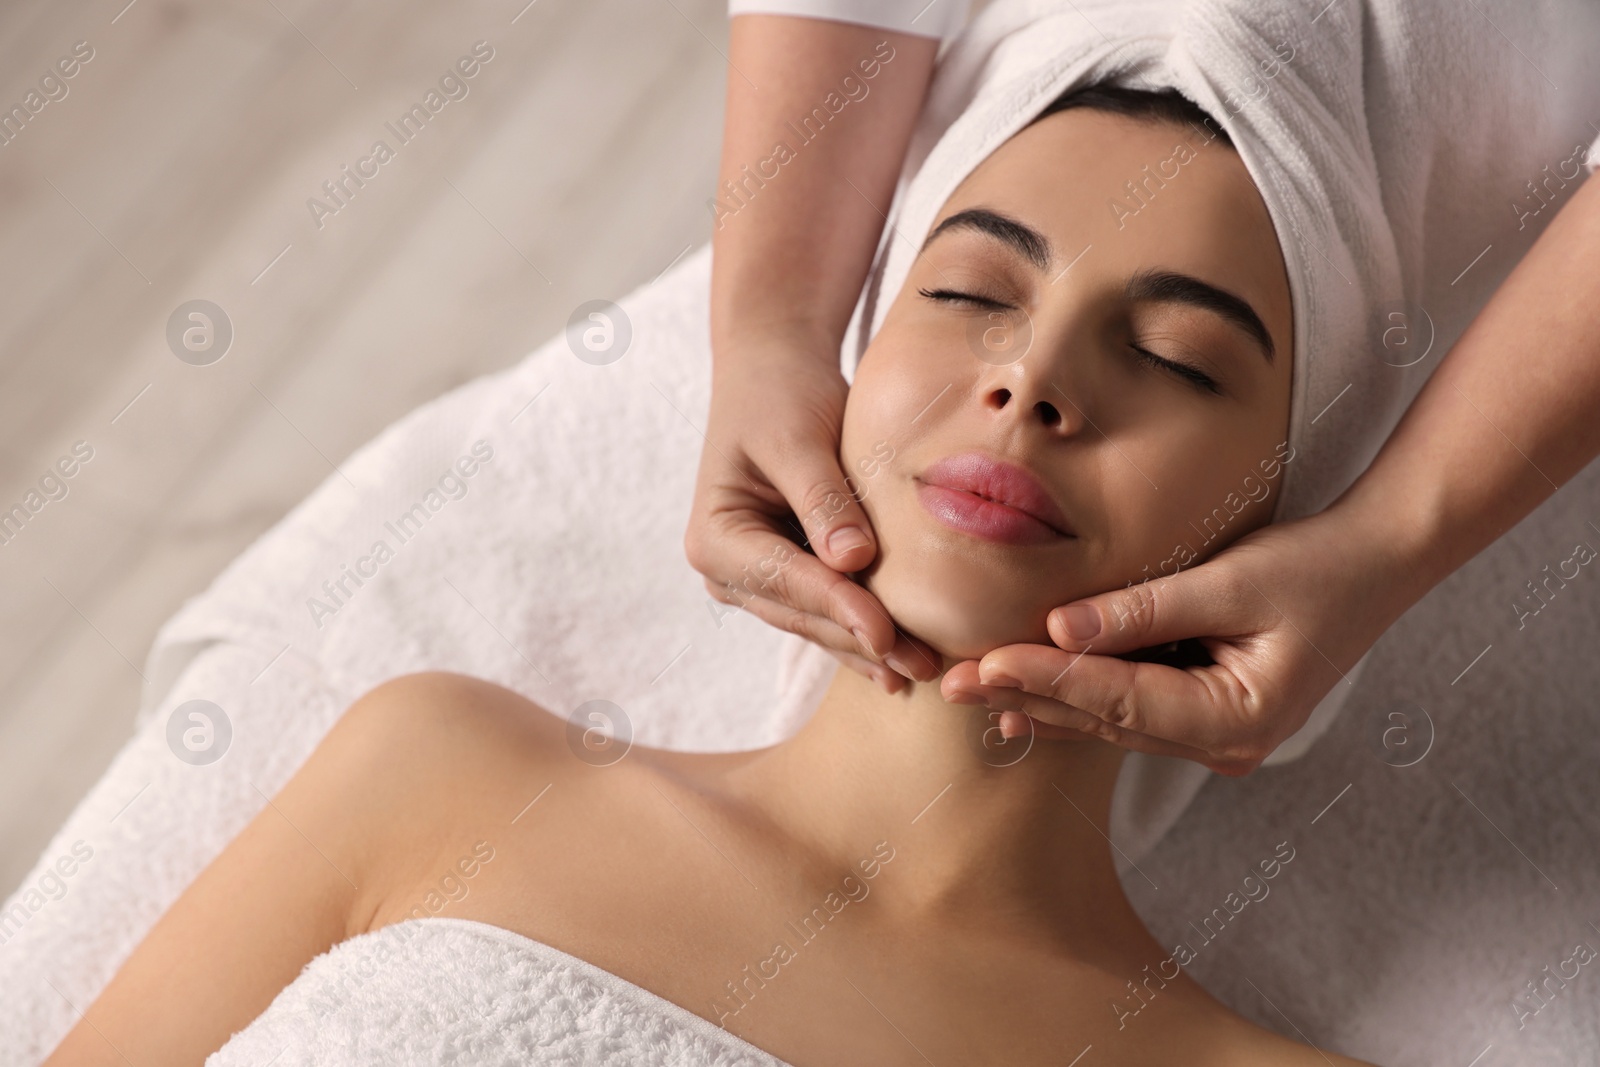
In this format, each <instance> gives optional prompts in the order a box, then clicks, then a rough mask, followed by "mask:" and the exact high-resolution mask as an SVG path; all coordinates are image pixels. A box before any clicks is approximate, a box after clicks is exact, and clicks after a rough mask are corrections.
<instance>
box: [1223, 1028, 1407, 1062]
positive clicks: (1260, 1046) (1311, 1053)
mask: <svg viewBox="0 0 1600 1067" xmlns="http://www.w3.org/2000/svg"><path fill="white" fill-rule="evenodd" d="M1239 1021H1240V1022H1241V1023H1243V1024H1244V1026H1245V1027H1246V1028H1247V1029H1248V1031H1249V1036H1248V1037H1247V1038H1246V1040H1245V1043H1244V1045H1243V1046H1242V1047H1241V1048H1240V1051H1239V1054H1238V1056H1237V1057H1235V1058H1230V1060H1229V1063H1230V1064H1260V1065H1261V1067H1378V1065H1377V1064H1373V1063H1369V1062H1367V1061H1366V1060H1358V1059H1353V1058H1352V1057H1349V1056H1341V1055H1340V1054H1339V1053H1337V1052H1334V1051H1333V1050H1332V1049H1327V1048H1320V1047H1316V1046H1313V1045H1309V1044H1306V1043H1305V1042H1304V1041H1296V1040H1293V1039H1291V1038H1287V1037H1284V1036H1283V1035H1282V1034H1278V1033H1274V1032H1273V1031H1271V1030H1268V1029H1266V1028H1264V1027H1260V1026H1257V1025H1255V1024H1254V1023H1251V1022H1249V1021H1247V1020H1244V1019H1240V1020H1239Z"/></svg>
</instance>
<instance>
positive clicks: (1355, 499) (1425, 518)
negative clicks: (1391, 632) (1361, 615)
mask: <svg viewBox="0 0 1600 1067" xmlns="http://www.w3.org/2000/svg"><path fill="white" fill-rule="evenodd" d="M1368 473H1369V474H1370V473H1371V472H1370V471H1369V472H1368ZM1319 518H1321V519H1323V520H1324V521H1326V522H1327V523H1329V524H1330V525H1331V526H1332V527H1333V528H1334V529H1335V532H1336V536H1337V537H1338V538H1339V540H1340V541H1341V542H1342V543H1344V544H1346V545H1349V546H1350V547H1351V548H1352V549H1353V550H1355V551H1354V555H1355V558H1357V559H1359V560H1362V561H1363V562H1362V564H1361V565H1362V566H1364V567H1366V568H1369V573H1368V575H1366V577H1367V578H1368V579H1369V580H1371V579H1376V580H1375V581H1372V582H1371V588H1372V589H1374V590H1375V591H1376V592H1377V595H1378V597H1379V603H1375V604H1372V605H1371V607H1372V608H1373V615H1374V617H1381V619H1382V628H1383V629H1387V628H1388V626H1389V625H1390V624H1391V623H1393V622H1394V621H1395V620H1396V619H1398V618H1399V617H1400V616H1401V615H1404V614H1405V613H1406V611H1407V610H1408V609H1409V608H1410V607H1411V606H1412V605H1413V604H1415V603H1417V602H1418V601H1419V600H1421V599H1422V598H1423V597H1424V596H1426V595H1427V594H1428V592H1429V591H1430V590H1432V589H1433V587H1434V586H1436V585H1438V584H1439V583H1440V582H1442V581H1444V579H1445V578H1447V577H1448V576H1449V575H1450V573H1451V572H1452V571H1453V570H1455V568H1456V566H1457V565H1458V564H1457V563H1455V562H1454V555H1455V553H1454V551H1453V546H1452V544H1451V542H1450V540H1449V536H1450V531H1451V530H1452V528H1453V527H1452V525H1451V523H1450V522H1449V521H1448V518H1447V517H1446V516H1445V515H1444V514H1443V512H1442V511H1441V510H1440V508H1439V507H1438V506H1437V501H1436V499H1435V498H1433V497H1432V496H1430V495H1429V494H1427V493H1426V492H1421V491H1418V492H1402V491H1400V490H1397V489H1395V488H1394V487H1390V486H1385V485H1381V484H1379V483H1378V482H1377V480H1375V479H1371V478H1369V477H1368V476H1366V475H1364V476H1363V478H1361V479H1358V480H1357V482H1356V484H1355V485H1353V486H1351V487H1350V489H1349V490H1348V491H1346V492H1345V493H1344V495H1342V496H1341V497H1339V499H1338V500H1336V501H1334V503H1333V504H1331V505H1329V506H1328V508H1327V509H1326V510H1325V511H1323V512H1322V514H1321V515H1320V516H1319Z"/></svg>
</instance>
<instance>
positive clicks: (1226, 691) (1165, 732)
mask: <svg viewBox="0 0 1600 1067" xmlns="http://www.w3.org/2000/svg"><path fill="white" fill-rule="evenodd" d="M952 673H954V670H953V669H952ZM977 674H978V680H979V682H980V685H981V689H980V690H979V691H980V692H981V693H982V694H983V695H985V696H987V697H988V698H989V701H990V707H1001V708H1008V709H1013V710H1019V711H1025V712H1027V713H1028V714H1029V715H1032V716H1034V717H1035V718H1038V719H1040V720H1042V721H1045V722H1053V723H1058V724H1061V725H1067V726H1072V727H1075V728H1078V729H1083V730H1086V731H1088V732H1093V733H1095V734H1096V736H1099V737H1102V738H1104V739H1105V740H1107V741H1111V742H1112V743H1114V744H1119V745H1122V746H1124V747H1126V748H1129V749H1132V750H1134V751H1139V752H1150V753H1154V754H1156V755H1171V756H1180V757H1182V758H1185V759H1193V760H1195V761H1197V762H1200V763H1203V764H1205V765H1206V766H1207V767H1210V768H1211V769H1212V770H1214V771H1216V772H1217V773H1219V774H1227V775H1240V774H1248V773H1249V772H1250V771H1252V770H1254V769H1255V767H1257V766H1258V765H1259V764H1260V761H1261V759H1263V758H1264V757H1265V756H1266V754H1267V753H1268V752H1270V751H1271V750H1272V748H1273V747H1275V746H1276V743H1277V741H1278V740H1281V738H1279V737H1277V736H1276V733H1275V731H1276V730H1281V729H1282V727H1281V725H1280V724H1278V723H1276V721H1275V719H1274V717H1273V716H1272V714H1271V711H1272V708H1273V706H1274V702H1273V701H1272V700H1271V699H1270V698H1269V697H1268V695H1267V690H1266V688H1265V686H1264V685H1262V684H1261V683H1260V680H1259V679H1257V680H1255V683H1254V684H1246V683H1245V682H1244V681H1243V680H1242V679H1241V674H1243V675H1244V676H1246V677H1248V676H1250V672H1249V671H1248V670H1247V669H1243V670H1242V669H1241V664H1240V663H1238V662H1232V663H1230V664H1229V665H1228V666H1223V665H1220V664H1219V665H1213V666H1210V667H1186V668H1177V667H1171V666H1168V665H1166V664H1163V663H1154V662H1136V661H1129V660H1126V659H1119V658H1117V657H1115V656H1099V655H1095V654H1093V653H1089V654H1079V653H1071V652H1063V651H1061V650H1060V649H1057V648H1053V647H1051V646H1048V645H1006V646H1003V647H1001V648H997V649H995V650H993V651H992V652H990V653H989V654H988V655H986V656H984V657H983V659H982V660H981V661H979V663H978V669H977ZM1008 694H1009V695H1008ZM1086 709H1094V713H1093V714H1091V713H1090V711H1089V710H1086ZM1086 720H1094V721H1097V722H1098V723H1100V726H1099V727H1096V726H1095V725H1094V722H1089V721H1086ZM1268 738H1270V740H1268Z"/></svg>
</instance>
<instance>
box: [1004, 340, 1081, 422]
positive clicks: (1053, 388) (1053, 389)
mask: <svg viewBox="0 0 1600 1067" xmlns="http://www.w3.org/2000/svg"><path fill="white" fill-rule="evenodd" d="M1060 370H1061V367H1060V366H1059V365H1058V364H1057V363H1055V362H1054V361H1052V360H1049V359H1046V358H1043V357H1042V356H1033V355H1024V356H1023V357H1022V358H1021V359H1019V360H1017V361H1016V362H1014V363H1009V364H1006V365H1004V366H990V367H986V368H984V370H983V374H982V379H981V381H980V383H979V393H978V395H979V399H980V402H981V403H982V404H983V406H984V408H985V409H986V410H988V411H991V412H994V413H995V414H996V415H997V416H998V417H1000V418H1004V419H1007V420H1009V421H1011V422H1013V423H1016V424H1019V426H1020V425H1026V426H1027V427H1029V428H1035V429H1039V430H1043V431H1045V432H1047V433H1049V434H1051V435H1052V436H1057V437H1069V436H1071V435H1073V434H1076V433H1080V432H1081V431H1082V430H1083V428H1084V425H1085V424H1086V423H1087V417H1086V416H1085V415H1084V412H1083V409H1082V408H1081V407H1079V406H1078V404H1077V403H1076V402H1075V399H1074V398H1073V397H1072V396H1070V395H1068V393H1067V391H1066V388H1064V387H1063V385H1062V384H1061V383H1060V382H1059V381H1058V380H1057V379H1058V378H1059V371H1060Z"/></svg>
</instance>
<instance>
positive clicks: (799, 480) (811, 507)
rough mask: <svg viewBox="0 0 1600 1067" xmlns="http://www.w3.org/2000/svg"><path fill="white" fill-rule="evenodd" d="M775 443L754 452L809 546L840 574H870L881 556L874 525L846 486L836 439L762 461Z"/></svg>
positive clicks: (793, 447) (794, 445) (810, 442)
mask: <svg viewBox="0 0 1600 1067" xmlns="http://www.w3.org/2000/svg"><path fill="white" fill-rule="evenodd" d="M770 444H771V443H770V442H761V443H759V444H754V445H753V446H752V447H753V448H754V449H755V450H756V453H757V458H758V459H764V460H766V462H765V463H763V464H762V469H763V470H764V471H765V472H766V474H767V477H768V478H770V479H771V480H772V484H773V486H774V487H775V488H776V489H777V490H778V492H780V493H782V494H783V498H784V499H785V500H786V501H788V502H789V507H790V508H791V509H792V510H793V511H794V514H795V518H797V519H798V520H799V521H800V525H801V526H802V527H803V528H804V529H805V536H806V545H807V547H809V548H810V549H811V551H812V552H814V553H816V555H817V558H818V559H820V560H822V562H824V563H826V564H827V565H828V566H830V567H832V568H833V569H834V570H836V571H839V572H840V573H841V574H854V573H855V572H856V571H860V570H865V569H866V568H867V567H868V565H870V564H871V563H872V561H873V559H874V558H875V557H876V556H877V554H878V541H877V538H876V537H875V536H874V535H873V532H872V522H871V521H870V520H869V519H868V518H867V513H866V512H865V511H863V510H862V508H861V504H860V503H859V502H858V501H857V500H856V498H855V495H854V494H853V493H852V492H851V490H850V486H849V484H848V483H847V482H846V481H845V477H844V471H843V469H841V468H840V466H839V458H838V448H839V442H838V438H837V436H836V435H835V436H833V437H829V436H828V435H826V434H822V435H819V436H817V437H816V438H814V439H813V438H810V437H803V438H800V439H798V440H797V441H795V442H791V443H790V444H789V445H788V446H786V447H781V448H780V447H777V446H775V445H773V446H772V447H773V451H774V454H773V455H772V456H770V457H766V456H760V454H759V453H760V451H761V449H762V448H763V447H764V446H767V445H770Z"/></svg>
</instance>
